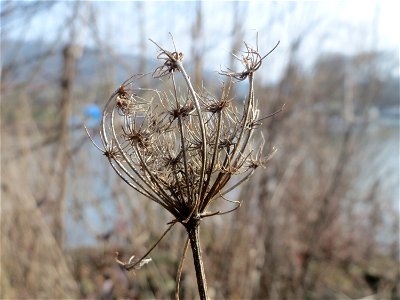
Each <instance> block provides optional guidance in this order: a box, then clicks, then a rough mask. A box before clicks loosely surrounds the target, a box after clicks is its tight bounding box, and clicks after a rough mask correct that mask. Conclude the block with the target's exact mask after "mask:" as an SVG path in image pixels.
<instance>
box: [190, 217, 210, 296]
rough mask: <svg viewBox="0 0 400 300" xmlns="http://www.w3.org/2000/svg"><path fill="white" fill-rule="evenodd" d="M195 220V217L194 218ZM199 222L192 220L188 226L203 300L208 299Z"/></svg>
mask: <svg viewBox="0 0 400 300" xmlns="http://www.w3.org/2000/svg"><path fill="white" fill-rule="evenodd" d="M192 220H193V219H192ZM199 224H200V223H199V222H198V221H197V222H190V223H189V224H188V225H187V226H186V230H187V232H188V235H189V240H190V246H191V248H192V253H193V262H194V268H195V270H196V277H197V286H198V288H199V295H200V299H201V300H207V282H206V276H205V273H204V266H203V259H202V257H201V248H200V235H199V231H200V226H199Z"/></svg>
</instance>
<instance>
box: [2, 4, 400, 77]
mask: <svg viewBox="0 0 400 300" xmlns="http://www.w3.org/2000/svg"><path fill="white" fill-rule="evenodd" d="M16 3H18V2H16ZM22 3H23V2H22ZM398 3H400V2H397V1H307V2H300V1H280V2H270V1H243V2H240V4H239V5H240V7H241V13H240V14H239V18H240V19H241V20H242V21H243V26H244V38H245V40H246V41H248V42H250V43H252V44H254V42H255V36H256V32H259V37H260V46H261V49H262V50H263V52H267V51H268V50H269V49H271V48H272V47H273V46H274V45H275V44H276V42H277V41H278V40H280V41H281V43H280V46H279V49H278V51H279V56H276V57H275V58H274V57H273V56H271V62H270V68H271V69H272V72H271V73H273V74H278V73H279V71H278V70H279V68H280V67H281V66H282V65H283V64H284V62H285V61H287V54H288V49H289V47H290V43H291V41H293V40H294V39H296V38H297V37H298V36H299V35H302V34H303V33H304V32H307V34H305V35H304V43H303V46H302V48H301V51H300V52H299V56H300V57H301V58H303V57H304V59H302V62H303V63H304V64H305V65H306V66H307V64H309V65H310V64H312V62H313V60H314V58H315V57H317V56H318V55H319V54H321V53H323V52H326V51H329V52H332V51H333V52H343V53H348V54H351V53H355V52H358V51H365V50H382V49H385V50H387V49H390V50H396V49H397V50H398V49H399V45H400V41H399V34H398V33H397V32H396V29H397V28H400V22H399V19H398V17H397V16H396V14H398V12H399V11H400V9H399V8H400V4H398ZM246 4H247V5H246ZM17 5H18V4H17ZM72 5H73V2H71V1H70V2H68V1H65V2H59V3H56V4H55V5H54V6H53V7H52V8H51V9H49V10H46V11H43V12H42V13H40V14H38V15H37V16H36V18H34V19H33V21H32V22H30V23H29V24H27V23H26V22H25V20H24V19H22V20H21V21H22V22H21V24H16V26H14V27H12V29H13V30H12V32H9V34H10V35H11V36H24V38H26V39H37V38H39V39H44V40H47V41H49V42H51V41H54V40H55V39H57V38H59V36H60V35H61V36H63V37H64V38H66V37H67V35H68V31H67V30H65V29H66V28H65V27H66V25H65V23H64V22H65V19H66V18H67V17H68V16H69V15H70V14H71V12H72V9H71V8H72ZM80 5H81V7H80V9H81V10H80V13H79V19H80V22H79V25H78V27H77V28H78V30H77V32H78V38H77V39H78V42H79V43H81V44H82V45H84V46H91V45H93V43H94V38H93V31H91V30H90V29H89V28H90V26H89V25H93V19H92V18H91V17H90V12H91V13H93V15H92V16H93V17H94V18H95V19H96V22H97V24H98V33H99V37H100V40H101V42H102V43H103V44H104V45H106V46H107V47H108V48H109V49H110V51H114V52H116V53H129V54H137V51H138V45H139V38H140V36H139V30H138V22H139V21H140V18H141V17H142V18H143V20H144V23H145V31H146V37H150V38H152V39H154V40H156V41H157V42H159V43H160V44H162V45H165V46H166V47H168V46H169V47H170V46H171V42H170V39H169V34H168V33H169V32H172V33H173V34H174V36H175V40H176V42H177V44H178V47H179V48H180V51H182V52H183V53H185V54H186V57H188V59H190V55H188V54H190V41H191V38H190V31H191V26H192V24H193V20H194V14H195V7H196V3H195V2H193V1H147V2H142V5H143V9H142V12H143V14H142V16H141V17H140V16H139V15H138V13H137V2H132V1H83V2H81V3H80ZM203 16H204V31H203V37H202V43H203V47H204V49H205V52H204V53H205V61H207V62H208V63H209V65H210V66H214V68H215V70H218V69H219V67H220V65H221V66H226V65H227V64H228V58H229V55H230V52H231V40H230V38H229V35H230V33H231V31H232V21H233V20H232V17H233V5H232V2H228V1H203ZM67 24H70V23H67ZM6 28H7V27H6ZM147 47H148V48H147V49H148V53H147V54H148V55H149V56H153V55H154V54H155V51H156V49H155V47H154V46H153V45H152V44H151V43H150V42H147ZM285 54H286V56H285Z"/></svg>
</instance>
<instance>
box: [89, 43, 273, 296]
mask: <svg viewBox="0 0 400 300" xmlns="http://www.w3.org/2000/svg"><path fill="white" fill-rule="evenodd" d="M151 41H152V40H151ZM172 41H173V39H172ZM152 42H153V43H154V44H155V45H156V46H157V47H158V49H159V54H158V56H157V58H158V59H159V60H162V61H164V62H163V64H162V65H161V66H159V67H157V68H156V69H155V71H154V72H153V73H152V74H139V75H134V76H132V77H131V78H129V79H128V80H126V81H125V82H124V83H123V84H122V85H121V86H120V87H119V88H118V89H117V90H116V91H115V92H114V93H113V94H112V95H111V97H110V98H109V99H108V101H107V103H106V105H105V108H104V111H103V118H102V123H101V131H100V136H101V141H102V144H103V147H98V146H96V147H98V148H99V149H100V150H101V151H102V152H103V154H104V155H105V156H106V157H107V159H108V161H109V163H110V165H111V167H112V168H113V169H114V170H115V172H116V173H117V174H118V175H119V176H120V177H121V178H122V179H123V180H124V181H125V182H126V183H127V184H128V185H129V186H131V187H132V188H133V189H134V190H136V191H137V192H139V193H140V194H142V195H144V196H145V197H147V198H148V199H150V200H152V201H154V202H156V203H158V204H159V205H161V206H162V207H164V208H165V209H166V210H168V211H169V212H170V213H171V214H172V215H173V216H174V219H173V220H172V221H171V222H170V223H168V224H169V227H168V228H167V230H166V231H165V232H164V234H163V235H162V237H161V238H160V239H159V240H158V241H157V242H156V243H155V245H154V246H153V247H151V249H150V250H149V251H148V252H147V253H146V254H145V255H143V257H142V258H141V259H139V260H134V259H133V257H132V258H131V260H130V261H129V262H127V263H124V262H122V261H120V260H118V259H117V262H118V263H119V264H121V265H122V266H123V267H124V268H125V269H126V270H130V269H135V268H139V267H141V266H142V265H143V264H145V263H147V262H148V261H149V259H146V257H147V256H148V254H149V253H150V252H151V251H152V250H153V249H154V248H155V246H156V245H157V244H158V243H159V242H160V241H161V239H162V238H163V237H164V236H165V235H166V234H167V233H168V231H169V230H171V228H172V227H173V226H174V225H175V224H176V223H181V224H182V225H183V226H184V227H185V228H186V230H187V233H188V241H190V245H191V248H192V252H193V259H194V264H195V270H196V276H197V283H198V288H199V293H200V298H201V299H206V298H207V285H206V280H205V275H204V267H203V263H202V256H201V249H200V239H199V224H200V221H201V220H202V219H203V218H206V217H210V216H215V215H222V214H224V213H228V212H231V211H234V210H235V209H237V208H238V207H239V206H240V204H241V203H240V202H239V201H230V200H228V199H226V197H225V196H226V195H227V194H228V193H229V192H230V191H232V190H233V189H235V188H237V187H238V186H240V185H241V184H242V183H244V182H245V181H247V180H248V179H249V178H250V176H251V175H253V173H254V171H255V169H257V168H258V167H260V166H265V165H266V163H267V162H268V160H269V159H270V157H271V155H272V153H273V152H274V151H275V150H273V151H272V153H269V154H268V155H266V156H263V154H262V150H263V146H264V142H263V141H264V139H263V137H262V135H261V139H258V140H259V141H260V140H261V142H258V143H257V142H256V140H255V139H254V138H253V137H254V133H255V132H256V131H257V129H258V128H259V125H261V122H260V121H261V120H262V119H265V117H264V118H260V117H259V109H258V108H257V104H258V103H257V100H256V99H255V95H254V75H255V72H256V71H257V70H258V69H259V68H260V66H261V64H262V61H263V60H264V58H265V57H266V56H267V55H268V54H269V53H271V51H272V50H271V51H270V52H269V53H268V54H267V55H265V56H261V55H260V54H259V52H258V45H257V47H256V49H253V48H252V47H250V46H249V45H248V44H246V43H245V44H244V45H245V51H244V52H243V54H242V57H237V59H238V60H239V61H240V62H241V63H242V65H243V67H244V70H243V71H241V72H233V71H232V70H228V71H222V72H220V74H221V75H222V76H224V77H225V78H227V79H228V83H223V84H222V87H221V92H220V95H219V96H215V95H213V94H212V93H210V92H208V91H207V90H206V89H205V88H204V87H202V88H201V89H199V90H195V88H194V87H193V85H192V83H191V80H190V77H189V76H188V75H187V73H186V70H185V67H184V65H183V54H182V53H181V52H178V51H177V50H176V47H175V43H174V51H173V52H169V51H167V50H165V49H164V48H162V47H161V46H159V45H158V44H157V43H155V42H154V41H152ZM275 48H276V46H275V47H274V49H275ZM178 74H179V75H180V76H182V79H183V81H182V83H181V84H178V82H177V81H176V76H178ZM149 75H151V76H152V78H153V79H154V80H162V81H166V82H169V83H170V85H169V86H170V88H168V87H166V88H164V89H151V88H147V87H140V86H139V85H140V84H139V83H140V79H141V78H143V77H144V76H149ZM243 80H247V81H248V92H247V97H246V98H245V100H244V102H243V105H242V104H238V105H237V104H236V102H238V101H234V99H229V98H228V95H229V94H230V88H231V85H232V84H235V83H236V82H237V81H243ZM181 85H182V86H183V87H182V86H181ZM165 86H167V85H165ZM239 107H240V109H239ZM272 115H273V114H272ZM267 117H268V116H267ZM89 137H90V136H89ZM92 142H93V143H94V141H93V140H92ZM256 147H257V148H256ZM237 176H239V177H237ZM232 177H237V178H238V179H235V180H232V181H233V183H232V184H229V183H230V179H232ZM217 199H224V200H227V201H229V202H231V203H233V204H234V205H235V206H234V207H233V208H232V209H229V210H227V211H215V212H212V211H210V210H209V208H210V205H211V204H212V203H213V202H215V201H216V200H217ZM188 241H186V244H185V247H184V253H183V255H182V258H181V263H180V267H179V270H178V276H177V284H176V297H177V298H179V297H178V293H179V280H180V273H181V270H182V266H183V259H184V257H185V253H186V249H187V247H188Z"/></svg>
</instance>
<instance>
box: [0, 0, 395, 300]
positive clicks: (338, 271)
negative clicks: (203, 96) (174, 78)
mask: <svg viewBox="0 0 400 300" xmlns="http://www.w3.org/2000/svg"><path fill="white" fill-rule="evenodd" d="M213 3H214V2H204V3H202V2H191V3H184V2H150V3H145V2H132V3H131V2H124V3H123V2H113V3H111V2H110V3H108V2H73V1H70V2H48V1H43V2H42V1H29V2H14V1H3V2H2V3H1V12H0V13H1V55H2V56H1V292H0V298H2V299H3V298H14V299H21V298H89V299H112V298H130V299H148V298H159V299H161V298H172V297H173V296H174V290H175V276H176V270H177V268H178V264H179V258H180V255H181V253H182V245H183V243H184V241H185V232H184V229H183V228H180V229H179V230H176V229H175V231H173V232H171V233H169V235H168V237H167V238H166V239H164V240H163V241H162V243H161V244H160V245H159V246H158V248H157V249H156V250H155V251H154V252H153V253H152V259H153V261H152V262H151V263H149V264H148V265H146V266H145V267H144V268H143V269H141V270H139V271H136V273H134V272H131V273H126V272H125V271H123V270H122V269H121V268H120V266H119V265H118V264H117V263H116V262H115V260H114V257H115V254H114V253H115V252H116V251H118V252H119V253H120V255H121V257H123V258H124V259H128V258H129V257H130V255H132V253H134V254H135V255H138V256H140V255H141V254H143V253H145V251H146V250H147V249H148V247H149V246H150V245H151V244H152V243H153V242H155V241H156V240H157V239H158V237H159V234H160V233H161V232H162V231H163V230H164V229H165V228H166V227H167V225H166V223H167V222H168V221H170V218H171V216H169V215H167V214H166V213H165V212H164V211H163V210H162V209H161V208H160V207H158V206H157V205H154V204H153V203H151V202H150V201H144V199H142V197H141V196H140V195H138V194H137V193H135V192H134V191H133V190H132V189H130V188H129V186H127V185H125V184H124V183H123V182H122V181H121V180H120V179H119V178H117V176H116V174H115V173H114V172H113V171H112V169H111V168H110V167H109V166H108V164H107V162H106V161H105V160H104V159H103V158H102V157H101V153H99V152H98V151H97V150H96V149H95V148H94V147H93V146H92V145H91V144H90V141H89V139H88V138H87V136H86V134H85V131H84V129H83V124H86V125H87V126H88V127H89V128H90V129H91V130H93V132H96V131H97V130H98V126H99V115H98V114H99V108H100V109H101V108H102V107H103V105H104V103H105V101H106V99H108V97H109V95H110V94H111V93H112V92H113V91H114V90H115V89H116V88H117V87H118V86H119V85H120V84H121V82H122V81H124V80H125V79H126V78H128V77H129V76H130V75H131V74H134V73H140V72H147V71H152V70H153V69H154V67H155V65H154V60H153V58H154V57H155V55H156V51H157V49H156V48H155V47H153V46H152V44H151V43H150V42H148V38H149V37H151V38H152V39H154V40H156V41H157V42H159V43H160V44H164V45H170V44H169V43H170V42H169V41H168V37H169V36H168V32H169V31H171V32H173V33H174V36H175V39H176V41H177V44H178V47H180V48H181V51H182V52H183V53H184V54H185V61H184V62H185V64H186V66H188V67H189V68H190V72H191V76H192V78H193V79H194V81H195V82H196V84H197V85H200V84H202V83H204V85H206V86H207V87H208V88H209V89H211V88H215V89H218V88H219V87H220V84H219V83H220V81H218V80H217V79H216V78H217V77H216V72H215V71H218V70H219V67H220V66H221V67H231V68H234V67H235V62H234V60H233V59H232V56H231V55H230V53H231V52H234V53H237V50H239V49H241V47H242V45H241V43H242V41H243V40H244V39H246V40H247V41H251V39H253V40H254V41H255V31H254V30H252V29H254V27H252V26H254V22H255V21H254V20H255V19H258V20H262V21H260V23H259V25H258V26H260V27H261V28H256V29H257V31H260V45H261V49H262V51H264V52H265V53H266V52H267V51H268V50H269V49H271V48H272V47H273V45H275V44H276V42H277V40H281V44H280V46H279V47H278V49H277V50H276V51H275V52H274V53H273V55H271V56H269V57H268V58H267V60H266V61H265V62H264V65H263V69H262V70H261V72H260V73H259V74H261V73H262V76H259V78H258V81H257V87H256V89H257V91H256V95H258V99H259V103H260V108H261V115H267V114H269V113H271V112H274V111H276V110H278V109H279V108H280V107H281V106H282V105H283V104H284V103H285V104H286V106H285V111H284V112H283V113H281V114H279V115H277V116H275V117H274V118H271V119H268V121H266V122H264V124H263V127H262V129H263V132H264V137H265V139H266V141H267V143H266V145H265V147H266V148H267V149H270V148H272V146H276V147H277V148H278V149H279V150H278V152H277V153H276V155H275V156H274V158H273V160H272V161H271V162H270V164H269V166H268V168H267V169H265V170H261V171H259V172H257V175H256V176H255V177H253V179H252V180H251V181H250V182H249V183H248V184H246V185H245V186H243V187H242V188H241V189H240V191H238V192H236V193H233V194H231V195H230V198H231V199H232V200H243V204H242V207H241V208H240V209H239V210H237V211H235V212H234V213H232V214H230V215H224V216H218V217H215V218H210V219H206V220H205V221H204V224H203V231H202V243H203V248H204V250H203V251H204V255H203V256H204V260H205V261H204V263H205V265H206V271H207V273H206V276H207V281H208V286H209V293H210V296H211V297H212V298H215V299H256V298H258V299H347V298H361V297H366V296H369V295H374V297H376V298H379V299H382V298H386V299H387V298H393V299H398V298H399V297H400V295H399V293H400V287H399V281H400V271H399V210H400V209H399V61H398V53H399V52H398V51H399V48H398V46H399V45H398V44H397V45H394V46H393V45H391V44H386V43H384V40H383V37H382V36H381V35H380V31H379V28H381V25H382V24H381V23H382V22H383V21H385V20H382V17H381V14H380V12H381V11H382V10H384V9H387V7H386V5H388V4H387V3H380V2H377V3H376V5H375V8H374V13H373V15H372V16H371V19H368V20H365V21H364V22H360V23H354V22H353V23H347V22H345V21H338V19H337V18H335V17H334V16H337V15H340V13H346V12H347V13H349V12H348V11H347V10H348V9H349V8H346V7H338V6H340V5H342V4H340V3H338V2H335V3H330V4H329V3H328V4H322V3H320V2H317V3H315V2H311V3H309V2H308V3H301V2H299V3H293V2H288V3H278V2H276V3H275V2H271V3H266V4H264V3H261V2H256V3H252V4H251V3H250V2H232V3H230V2H224V3H222V4H221V3H218V2H217V3H216V4H213ZM325 6H326V7H325ZM256 12H258V13H259V14H260V15H255V14H256ZM261 16H262V17H261ZM393 21H394V20H393ZM386 22H387V20H386ZM394 24H395V23H394ZM393 26H395V25H393ZM393 39H394V37H393ZM221 49H223V50H221ZM215 82H217V83H218V84H215ZM243 90H244V89H243ZM243 90H242V89H241V86H240V85H239V86H237V87H236V90H235V92H236V94H237V97H236V100H238V101H240V100H241V97H242V94H241V93H242V91H243ZM191 266H192V261H191V255H187V262H186V267H184V269H183V277H182V282H181V297H182V298H183V299H190V298H193V297H196V296H197V286H196V281H195V274H194V272H193V270H192V268H191Z"/></svg>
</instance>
